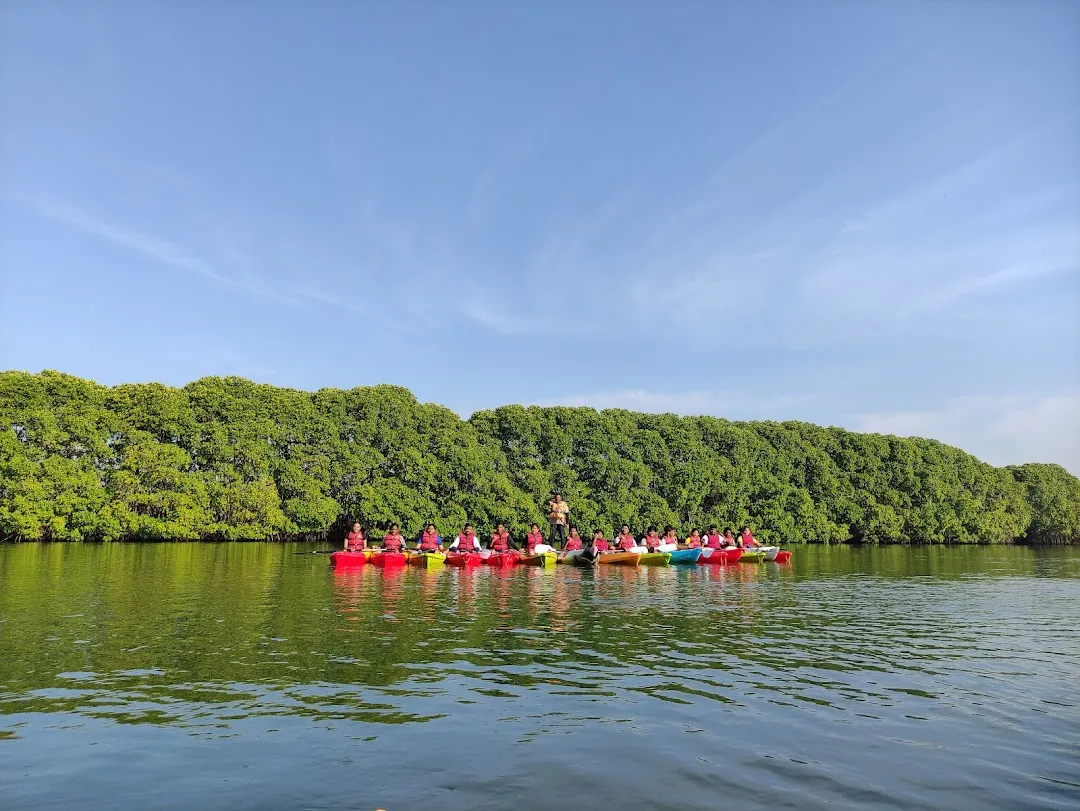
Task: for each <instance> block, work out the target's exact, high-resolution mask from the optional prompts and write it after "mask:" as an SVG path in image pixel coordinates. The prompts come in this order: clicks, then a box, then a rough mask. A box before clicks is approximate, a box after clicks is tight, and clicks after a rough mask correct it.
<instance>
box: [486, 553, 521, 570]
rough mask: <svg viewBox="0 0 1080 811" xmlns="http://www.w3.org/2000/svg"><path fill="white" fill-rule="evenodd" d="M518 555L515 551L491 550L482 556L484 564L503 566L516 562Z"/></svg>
mask: <svg viewBox="0 0 1080 811" xmlns="http://www.w3.org/2000/svg"><path fill="white" fill-rule="evenodd" d="M518 557H519V555H518V553H517V552H492V553H491V554H490V555H488V556H487V557H486V558H484V565H485V566H497V567H499V568H505V567H507V566H513V565H514V564H516V563H517V562H518Z"/></svg>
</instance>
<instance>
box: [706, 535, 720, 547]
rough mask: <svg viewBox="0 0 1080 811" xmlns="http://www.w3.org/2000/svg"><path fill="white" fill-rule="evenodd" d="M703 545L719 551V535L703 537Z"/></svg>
mask: <svg viewBox="0 0 1080 811" xmlns="http://www.w3.org/2000/svg"><path fill="white" fill-rule="evenodd" d="M705 545H706V546H707V547H709V549H719V548H720V536H719V535H706V536H705Z"/></svg>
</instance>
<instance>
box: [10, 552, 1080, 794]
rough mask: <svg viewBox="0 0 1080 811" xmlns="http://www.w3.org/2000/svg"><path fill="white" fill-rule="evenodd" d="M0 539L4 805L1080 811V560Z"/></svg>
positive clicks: (1017, 555) (1035, 555)
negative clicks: (462, 563)
mask: <svg viewBox="0 0 1080 811" xmlns="http://www.w3.org/2000/svg"><path fill="white" fill-rule="evenodd" d="M304 550H310V547H300V546H281V545H263V544H217V545H212V544H174V545H167V544H161V545H158V544H153V545H150V544H146V545H119V544H114V545H108V546H60V545H26V546H20V547H0V808H4V809H5V810H6V811H15V810H16V809H35V811H39V810H40V809H71V808H80V809H98V808H100V809H106V808H110V809H111V808H161V809H290V811H295V810H296V809H324V808H326V809H330V808H334V809H336V808H355V809H375V808H384V809H387V811H394V809H404V808H408V809H416V808H440V809H470V811H477V810H478V809H504V808H509V807H513V808H514V809H515V811H531V809H567V808H603V809H607V808H619V809H644V808H671V809H715V808H718V807H724V808H768V809H780V808H798V809H807V808H825V807H829V808H853V809H854V808H858V809H866V808H870V809H874V808H898V809H914V808H934V809H945V808H956V809H968V808H970V809H991V808H1002V809H1021V808H1061V809H1066V808H1068V809H1075V808H1077V807H1080V630H1078V629H1080V550H1031V549H1023V548H961V549H940V548H938V549H907V548H897V547H892V548H883V549H861V550H860V549H846V548H842V549H815V548H797V549H796V554H795V558H794V562H793V564H792V565H789V566H783V567H781V566H776V565H774V564H762V565H748V564H744V565H739V566H735V567H726V568H713V567H701V568H688V569H681V568H680V569H654V568H650V569H641V570H637V571H635V570H631V569H621V568H618V567H606V568H603V569H601V570H600V571H598V572H595V573H594V572H591V571H585V570H581V569H575V568H564V567H559V568H557V569H555V570H546V571H545V570H540V569H517V570H510V571H508V572H506V573H500V572H495V571H490V570H487V569H481V570H477V571H467V572H461V571H456V570H451V569H446V570H444V571H440V572H424V571H418V570H409V571H402V572H399V573H397V574H390V575H384V574H383V573H382V572H380V571H378V570H376V569H373V568H370V567H369V568H366V569H362V570H360V571H358V572H356V573H354V574H349V575H334V574H332V573H331V572H330V570H329V566H328V561H327V558H326V557H325V556H321V555H312V554H296V553H297V552H300V551H304Z"/></svg>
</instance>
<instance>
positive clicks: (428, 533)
mask: <svg viewBox="0 0 1080 811" xmlns="http://www.w3.org/2000/svg"><path fill="white" fill-rule="evenodd" d="M416 548H417V549H419V550H420V551H421V552H437V551H439V550H441V549H442V538H441V537H439V532H438V530H436V529H435V525H434V524H428V525H427V526H426V527H424V531H423V532H422V533H420V540H418V541H417V542H416Z"/></svg>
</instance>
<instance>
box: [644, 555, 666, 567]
mask: <svg viewBox="0 0 1080 811" xmlns="http://www.w3.org/2000/svg"><path fill="white" fill-rule="evenodd" d="M640 563H641V565H642V566H667V565H668V564H669V563H671V553H670V552H644V553H642V555H641V561H640Z"/></svg>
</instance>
